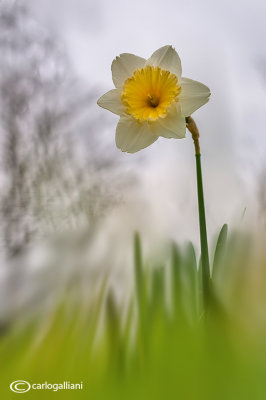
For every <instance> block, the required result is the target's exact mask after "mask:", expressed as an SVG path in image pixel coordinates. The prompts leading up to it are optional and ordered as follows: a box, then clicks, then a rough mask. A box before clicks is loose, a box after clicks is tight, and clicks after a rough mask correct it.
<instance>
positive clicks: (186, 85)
mask: <svg viewBox="0 0 266 400" xmlns="http://www.w3.org/2000/svg"><path fill="white" fill-rule="evenodd" d="M181 88H182V90H181V93H180V96H179V100H180V104H181V110H182V114H184V116H185V117H189V116H190V115H191V114H192V113H193V112H194V111H196V110H197V109H198V108H200V107H201V106H203V105H204V104H205V103H207V102H208V100H209V97H210V94H211V93H210V89H209V88H208V87H207V86H205V85H203V83H200V82H197V81H193V80H192V79H188V78H182V79H181Z"/></svg>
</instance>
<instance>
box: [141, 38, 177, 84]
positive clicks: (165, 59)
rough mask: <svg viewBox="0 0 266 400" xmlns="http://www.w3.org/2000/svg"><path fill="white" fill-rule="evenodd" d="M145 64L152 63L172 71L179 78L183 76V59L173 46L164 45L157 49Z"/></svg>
mask: <svg viewBox="0 0 266 400" xmlns="http://www.w3.org/2000/svg"><path fill="white" fill-rule="evenodd" d="M145 65H152V66H154V67H157V66H158V67H161V68H162V69H165V70H167V71H170V72H172V73H173V74H175V75H176V76H177V77H178V78H180V77H181V73H182V67H181V60H180V58H179V55H178V54H177V52H176V51H175V49H174V48H173V47H172V46H164V47H161V48H160V49H158V50H156V51H155V52H154V53H153V54H152V56H151V57H150V58H149V59H148V60H147V61H146V64H145Z"/></svg>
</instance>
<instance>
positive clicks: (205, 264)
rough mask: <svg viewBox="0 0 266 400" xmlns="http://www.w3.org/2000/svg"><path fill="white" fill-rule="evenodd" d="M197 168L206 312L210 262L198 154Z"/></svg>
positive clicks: (198, 155)
mask: <svg viewBox="0 0 266 400" xmlns="http://www.w3.org/2000/svg"><path fill="white" fill-rule="evenodd" d="M196 168H197V187H198V208H199V227H200V246H201V262H202V285H203V300H204V306H205V307H204V308H205V310H206V308H207V303H208V300H209V291H210V287H209V286H210V262H209V251H208V240H207V228H206V217H205V206H204V194H203V184H202V172H201V155H200V153H199V154H196Z"/></svg>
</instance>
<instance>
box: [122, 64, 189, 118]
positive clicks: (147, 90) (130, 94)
mask: <svg viewBox="0 0 266 400" xmlns="http://www.w3.org/2000/svg"><path fill="white" fill-rule="evenodd" d="M180 91H181V86H180V85H179V84H178V79H177V76H176V75H174V74H172V73H171V72H170V71H165V70H163V69H161V68H160V67H151V66H149V65H148V66H146V67H144V68H141V69H136V70H135V71H134V73H133V75H132V76H131V77H130V78H128V79H127V80H126V81H125V83H124V86H123V91H122V95H121V99H122V101H123V103H124V104H125V106H126V110H127V113H128V114H129V115H132V116H133V117H134V118H136V119H137V120H138V121H140V122H142V121H155V120H157V119H158V118H160V117H161V118H164V117H165V116H166V115H167V113H168V109H169V106H170V104H172V103H173V102H174V101H175V102H176V101H178V95H179V93H180Z"/></svg>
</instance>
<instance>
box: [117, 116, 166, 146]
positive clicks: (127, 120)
mask: <svg viewBox="0 0 266 400" xmlns="http://www.w3.org/2000/svg"><path fill="white" fill-rule="evenodd" d="M157 139H158V136H157V135H155V134H154V133H153V132H152V130H151V129H150V125H149V124H148V122H144V123H139V122H137V121H136V120H135V119H134V118H131V117H128V116H122V117H121V118H120V120H119V122H118V124H117V128H116V138H115V140H116V145H117V147H118V148H119V149H121V150H122V151H126V152H127V153H136V152H137V151H139V150H141V149H144V148H145V147H147V146H149V145H150V144H152V143H153V142H155V140H157Z"/></svg>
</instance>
